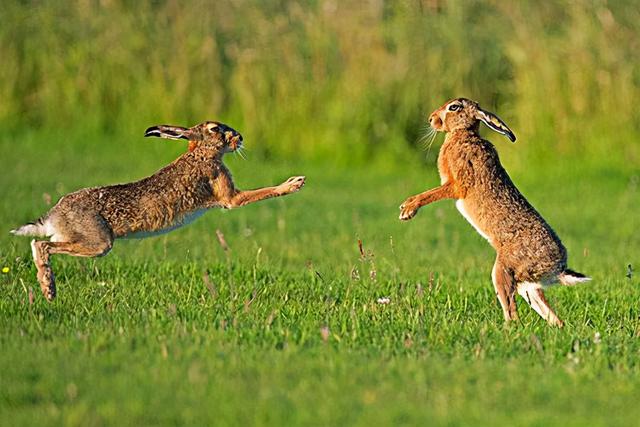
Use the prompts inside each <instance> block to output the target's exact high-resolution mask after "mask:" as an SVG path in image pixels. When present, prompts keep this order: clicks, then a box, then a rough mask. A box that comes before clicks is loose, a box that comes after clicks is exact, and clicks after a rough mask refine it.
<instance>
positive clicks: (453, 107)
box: [447, 104, 461, 111]
mask: <svg viewBox="0 0 640 427" xmlns="http://www.w3.org/2000/svg"><path fill="white" fill-rule="evenodd" d="M460 107H461V105H460V104H452V105H449V108H447V109H448V110H449V111H458V110H459V109H460Z"/></svg>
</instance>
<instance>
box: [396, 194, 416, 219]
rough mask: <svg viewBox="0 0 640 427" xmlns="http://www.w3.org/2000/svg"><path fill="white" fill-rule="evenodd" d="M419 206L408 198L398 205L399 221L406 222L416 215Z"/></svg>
mask: <svg viewBox="0 0 640 427" xmlns="http://www.w3.org/2000/svg"><path fill="white" fill-rule="evenodd" d="M418 209H419V206H418V205H417V204H416V203H415V202H413V201H412V200H411V199H410V198H409V199H407V200H406V201H405V202H404V203H403V204H402V205H400V219H401V220H402V221H408V220H410V219H411V218H413V217H414V216H416V214H417V213H418Z"/></svg>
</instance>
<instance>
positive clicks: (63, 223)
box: [12, 122, 305, 301]
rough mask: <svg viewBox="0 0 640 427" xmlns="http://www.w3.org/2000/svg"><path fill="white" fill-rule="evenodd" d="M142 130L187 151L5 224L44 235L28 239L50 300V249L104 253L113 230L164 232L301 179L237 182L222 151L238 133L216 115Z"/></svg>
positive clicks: (235, 144) (231, 147)
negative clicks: (245, 185)
mask: <svg viewBox="0 0 640 427" xmlns="http://www.w3.org/2000/svg"><path fill="white" fill-rule="evenodd" d="M144 136H159V137H162V138H170V139H186V140H188V141H189V151H188V152H186V153H185V154H183V155H182V156H180V157H179V158H178V159H176V160H175V161H174V162H173V163H171V164H169V165H168V166H165V167H164V168H162V169H160V170H159V171H158V172H156V173H155V174H154V175H151V176H150V177H147V178H144V179H142V180H140V181H137V182H132V183H129V184H119V185H110V186H107V187H95V188H85V189H82V190H79V191H76V192H74V193H71V194H67V195H66V196H64V197H62V198H61V199H60V200H59V201H58V203H57V204H56V205H55V206H54V207H53V208H51V210H50V211H49V212H48V213H47V214H45V215H44V216H42V217H40V219H38V220H37V221H35V222H33V223H29V224H27V225H23V226H22V227H20V228H18V229H16V230H13V231H12V233H13V234H15V235H18V236H48V237H50V238H51V239H50V241H44V240H41V241H36V240H32V241H31V249H32V253H33V260H34V262H35V264H36V268H37V270H38V275H37V277H38V281H39V282H40V287H41V288H42V292H43V293H44V296H45V297H46V298H47V299H48V300H49V301H51V300H52V299H53V298H55V296H56V287H55V281H54V275H53V271H52V270H51V265H50V263H49V255H50V254H68V255H73V256H82V257H96V256H103V255H106V254H107V253H108V252H109V251H110V250H111V246H112V245H113V241H114V239H116V238H119V237H147V236H151V235H155V234H161V233H166V232H168V231H171V230H173V229H176V228H178V227H180V226H182V225H185V224H188V223H190V222H191V221H193V220H194V219H196V218H197V217H199V216H200V215H202V214H203V213H204V212H205V210H207V209H210V208H225V209H231V208H236V207H239V206H243V205H246V204H248V203H253V202H257V201H259V200H264V199H268V198H270V197H277V196H284V195H286V194H290V193H294V192H296V191H298V190H299V189H300V188H301V187H302V186H303V185H304V180H305V178H304V176H296V177H292V178H289V179H288V180H287V181H285V182H284V183H282V184H280V185H278V186H275V187H267V188H260V189H257V190H249V191H240V190H238V189H237V188H236V187H235V186H234V185H233V181H232V179H231V173H230V172H229V170H228V169H227V168H226V167H225V166H224V164H223V163H222V156H223V155H224V154H225V153H228V152H231V151H235V150H237V149H238V148H241V147H242V136H241V135H240V134H239V133H238V132H236V131H235V130H233V129H231V128H230V127H229V126H226V125H224V124H222V123H218V122H204V123H201V124H199V125H197V126H194V127H192V128H189V129H187V128H183V127H177V126H165V125H162V126H154V127H150V128H149V129H147V131H146V132H145V134H144Z"/></svg>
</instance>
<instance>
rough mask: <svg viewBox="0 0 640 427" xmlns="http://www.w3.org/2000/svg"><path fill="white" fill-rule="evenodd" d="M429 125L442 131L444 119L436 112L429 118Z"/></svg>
mask: <svg viewBox="0 0 640 427" xmlns="http://www.w3.org/2000/svg"><path fill="white" fill-rule="evenodd" d="M429 125H430V126H431V127H432V128H433V129H435V130H440V129H441V128H442V119H441V118H440V116H439V115H438V114H437V111H436V112H433V113H432V114H431V116H429Z"/></svg>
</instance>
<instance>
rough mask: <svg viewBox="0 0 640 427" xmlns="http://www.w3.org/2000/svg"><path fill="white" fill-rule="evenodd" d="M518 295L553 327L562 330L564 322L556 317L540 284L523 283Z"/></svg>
mask: <svg viewBox="0 0 640 427" xmlns="http://www.w3.org/2000/svg"><path fill="white" fill-rule="evenodd" d="M518 293H519V294H520V295H521V296H522V298H524V299H525V301H527V303H528V304H529V305H530V306H531V308H533V309H534V310H535V311H536V313H538V314H539V315H540V317H542V318H543V319H544V320H546V321H547V323H549V324H550V325H551V326H557V327H559V328H562V327H563V326H564V322H563V321H562V320H561V319H560V318H559V317H558V316H557V315H556V313H555V312H554V311H553V309H552V308H551V307H550V306H549V303H548V302H547V299H546V298H545V297H544V291H543V290H542V285H540V284H539V283H530V282H522V283H519V284H518Z"/></svg>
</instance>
